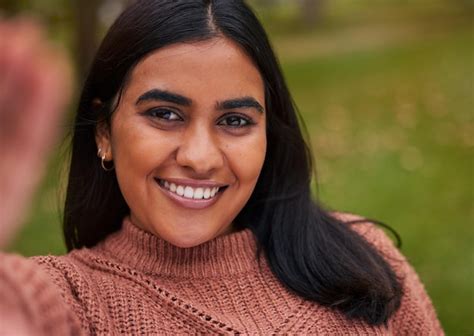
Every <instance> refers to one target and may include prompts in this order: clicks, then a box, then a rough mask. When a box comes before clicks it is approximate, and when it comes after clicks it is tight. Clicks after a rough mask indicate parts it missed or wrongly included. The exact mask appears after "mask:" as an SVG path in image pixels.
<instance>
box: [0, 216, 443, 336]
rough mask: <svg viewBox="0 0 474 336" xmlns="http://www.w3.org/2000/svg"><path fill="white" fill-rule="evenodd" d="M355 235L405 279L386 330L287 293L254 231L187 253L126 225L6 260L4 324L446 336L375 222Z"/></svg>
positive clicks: (2, 265) (1, 291)
mask: <svg viewBox="0 0 474 336" xmlns="http://www.w3.org/2000/svg"><path fill="white" fill-rule="evenodd" d="M344 219H345V220H347V219H354V218H353V217H351V216H349V217H347V216H346V217H344ZM351 227H352V228H353V229H354V230H356V231H357V232H359V233H360V234H361V235H362V236H363V237H365V238H366V239H367V240H368V241H369V242H370V243H372V244H373V245H374V246H375V247H376V248H377V249H378V250H379V251H381V253H382V254H383V255H384V256H385V258H386V259H387V261H388V262H389V263H390V264H391V265H392V267H393V268H394V270H395V272H396V273H397V274H398V275H399V276H401V277H402V278H403V284H404V296H403V299H402V304H401V307H400V310H398V311H397V313H395V315H394V316H393V317H392V318H391V320H390V322H389V324H388V326H377V327H374V326H370V325H368V324H366V323H363V322H361V321H355V320H348V319H347V318H346V317H344V316H343V315H342V314H341V313H339V312H338V311H334V310H331V309H329V308H326V307H323V306H320V305H318V304H316V303H313V302H309V301H306V300H304V299H302V298H301V297H299V296H297V295H295V294H294V293H291V292H290V291H288V290H287V289H286V288H284V287H283V285H282V284H280V282H279V281H278V280H277V279H276V278H275V276H274V275H273V274H272V272H271V271H270V269H269V266H268V264H267V262H266V261H265V259H264V258H263V257H262V258H260V260H257V258H256V241H255V238H254V236H253V234H252V233H251V232H250V231H249V230H243V231H240V232H236V233H232V234H230V235H226V236H222V237H218V238H216V239H214V240H212V241H209V242H207V243H204V244H202V245H200V246H197V247H193V248H187V249H182V248H178V247H175V246H173V245H171V244H169V243H167V242H166V241H164V240H162V239H160V238H157V237H155V236H153V235H151V234H149V233H147V232H145V231H142V230H141V229H139V228H137V227H136V226H135V225H134V224H133V223H131V222H130V220H129V219H128V218H126V219H125V220H124V222H123V226H122V229H121V230H120V231H118V232H116V233H114V234H112V235H110V236H109V237H107V239H105V240H104V241H103V242H101V243H99V244H98V245H96V246H95V247H93V248H90V249H88V248H83V249H80V250H74V251H72V252H70V253H69V254H67V255H65V256H47V257H33V258H31V259H30V260H28V259H26V258H23V257H19V256H13V255H7V254H2V255H0V299H1V301H0V316H5V315H2V312H9V314H10V315H11V316H12V318H13V320H10V321H17V322H16V324H13V323H10V325H9V326H10V327H11V325H12V324H13V325H17V326H19V328H20V327H23V328H26V329H28V328H30V329H33V330H34V331H35V334H43V335H81V334H85V335H89V334H93V335H117V334H128V335H149V334H160V335H163V334H169V335H176V334H190V333H192V334H252V335H255V334H260V335H270V334H299V335H309V334H315V335H316V334H317V335H387V334H393V335H442V334H443V331H442V329H441V326H440V324H439V321H438V319H437V317H436V314H435V311H434V309H433V306H432V304H431V301H430V299H429V298H428V296H427V294H426V292H425V290H424V288H423V285H422V284H421V282H420V280H419V278H418V276H417V275H416V273H415V272H414V270H413V268H412V267H411V266H410V265H409V264H408V263H407V261H406V260H405V258H404V257H403V256H402V255H401V254H400V253H399V252H398V250H397V249H396V248H395V247H394V246H393V244H392V242H391V240H390V239H389V238H387V237H386V236H385V234H384V233H383V231H382V230H380V229H378V228H376V227H375V226H374V225H372V224H368V223H364V224H353V225H352V226H351ZM10 315H9V316H10ZM0 321H1V318H0ZM6 329H8V327H6ZM0 334H2V324H0Z"/></svg>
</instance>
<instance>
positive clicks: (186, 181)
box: [155, 177, 227, 188]
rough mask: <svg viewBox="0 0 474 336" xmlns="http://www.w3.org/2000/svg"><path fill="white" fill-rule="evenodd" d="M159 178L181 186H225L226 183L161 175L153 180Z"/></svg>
mask: <svg viewBox="0 0 474 336" xmlns="http://www.w3.org/2000/svg"><path fill="white" fill-rule="evenodd" d="M157 179H160V180H164V181H168V182H170V183H174V184H176V185H182V186H190V187H193V188H199V187H201V188H214V187H219V188H220V187H225V186H227V184H223V183H218V182H215V181H210V180H191V179H180V178H161V177H155V180H157Z"/></svg>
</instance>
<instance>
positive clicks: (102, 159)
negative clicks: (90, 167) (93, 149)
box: [97, 147, 115, 171]
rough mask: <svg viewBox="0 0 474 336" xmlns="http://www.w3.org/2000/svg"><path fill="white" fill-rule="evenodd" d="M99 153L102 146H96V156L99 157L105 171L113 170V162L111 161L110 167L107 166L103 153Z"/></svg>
mask: <svg viewBox="0 0 474 336" xmlns="http://www.w3.org/2000/svg"><path fill="white" fill-rule="evenodd" d="M100 153H102V148H100V147H99V148H98V149H97V156H98V157H100V165H101V166H102V169H104V170H105V171H111V170H113V169H114V168H115V167H114V164H113V163H112V167H109V168H107V167H106V166H105V153H104V154H102V156H101V155H100Z"/></svg>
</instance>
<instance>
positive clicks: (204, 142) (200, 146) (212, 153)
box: [176, 126, 224, 175]
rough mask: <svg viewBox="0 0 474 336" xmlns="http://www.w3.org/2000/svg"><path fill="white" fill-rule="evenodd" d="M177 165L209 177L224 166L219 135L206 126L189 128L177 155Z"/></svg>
mask: <svg viewBox="0 0 474 336" xmlns="http://www.w3.org/2000/svg"><path fill="white" fill-rule="evenodd" d="M176 161H177V163H178V164H179V165H180V166H181V167H184V168H188V169H191V170H192V171H193V173H195V174H197V175H209V174H210V173H212V172H213V171H215V170H217V169H219V168H220V167H222V166H223V165H224V156H223V153H222V151H221V149H220V146H219V141H218V139H217V135H216V134H213V132H212V130H209V129H208V127H205V126H194V127H188V129H186V131H185V132H184V134H183V137H182V139H181V142H180V146H179V148H178V151H177V154H176Z"/></svg>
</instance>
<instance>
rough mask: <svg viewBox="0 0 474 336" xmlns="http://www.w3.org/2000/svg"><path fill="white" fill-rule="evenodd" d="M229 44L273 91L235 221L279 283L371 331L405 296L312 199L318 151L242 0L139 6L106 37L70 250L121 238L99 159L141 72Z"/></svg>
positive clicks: (378, 261)
mask: <svg viewBox="0 0 474 336" xmlns="http://www.w3.org/2000/svg"><path fill="white" fill-rule="evenodd" d="M215 37H225V38H228V39H230V40H232V41H233V42H234V43H236V44H237V45H239V46H240V47H241V48H242V50H244V51H245V52H246V53H247V55H248V56H249V57H250V58H251V59H252V60H253V62H254V64H255V66H256V67H257V68H258V70H259V71H260V74H261V76H262V78H263V81H264V85H265V105H266V110H267V111H268V114H267V153H266V157H265V162H264V165H263V169H262V172H261V174H260V177H259V180H258V182H257V186H256V188H255V191H254V193H253V194H252V196H251V198H250V200H249V201H248V203H247V204H246V205H245V207H244V208H243V209H242V211H241V212H240V213H239V215H238V216H237V218H236V219H235V221H234V223H235V226H236V227H237V228H250V229H251V230H252V231H253V232H254V234H255V235H256V237H257V240H258V243H259V247H260V250H261V251H263V252H264V255H265V257H266V258H267V260H268V262H269V265H270V267H271V269H272V271H273V272H274V274H275V275H276V277H277V278H278V279H279V280H280V281H281V282H282V283H283V284H284V285H285V286H286V287H287V288H289V289H291V290H292V291H294V292H296V293H297V294H298V295H300V296H302V297H304V298H306V299H309V300H313V301H315V302H318V303H319V304H322V305H325V306H329V307H332V308H334V309H338V310H340V311H342V312H343V313H345V314H346V316H348V317H350V318H359V319H362V320H364V321H366V322H367V323H369V324H372V325H378V324H382V323H385V322H387V320H388V319H389V317H390V316H391V315H392V314H393V313H394V312H395V311H396V310H397V309H398V307H399V305H400V298H401V295H402V288H401V285H400V282H399V280H398V279H397V277H396V275H395V273H394V272H393V270H392V269H391V268H390V266H389V265H388V264H387V262H386V261H385V260H384V259H383V258H382V256H381V255H380V254H379V253H378V252H377V251H376V250H375V249H374V248H373V247H372V246H371V245H370V244H369V243H368V242H366V241H365V240H364V239H363V238H362V237H361V236H359V235H358V234H357V233H355V232H354V231H353V230H352V229H350V228H349V226H348V224H347V223H343V222H341V221H340V220H338V219H336V218H335V217H334V216H331V215H330V213H329V212H328V211H326V210H324V209H323V207H322V206H321V205H319V204H318V202H316V201H314V200H313V199H312V196H311V188H310V182H311V178H312V177H313V163H312V157H311V152H310V150H309V148H308V146H307V144H306V141H305V138H304V136H303V132H302V130H301V124H300V123H301V120H300V118H299V116H298V113H297V110H296V107H295V105H294V103H293V101H292V98H291V96H290V93H289V91H288V88H287V86H286V83H285V80H284V78H283V75H282V71H281V69H280V66H279V64H278V61H277V59H276V57H275V55H274V53H273V50H272V47H271V45H270V43H269V41H268V38H267V36H266V33H265V31H264V29H263V27H262V26H261V24H260V23H259V21H258V19H257V18H256V16H255V15H254V13H253V12H252V11H251V10H250V8H249V7H248V6H247V5H246V4H245V3H244V2H243V1H241V0H180V1H175V0H138V1H136V2H134V3H133V4H132V5H131V6H130V7H128V8H127V9H126V10H125V11H124V12H123V13H122V14H121V15H120V17H119V18H118V19H117V20H116V21H115V23H114V24H113V25H112V27H111V28H110V30H109V32H108V33H107V35H106V37H105V38H104V40H103V42H102V44H101V46H100V48H99V50H98V52H97V55H96V57H95V60H94V61H93V64H92V66H91V70H90V72H89V75H88V77H87V79H86V81H85V84H84V88H83V91H82V95H81V97H80V102H79V107H78V110H77V116H76V120H75V126H74V134H73V136H72V156H71V166H70V172H69V181H68V187H67V194H66V203H65V211H64V223H63V230H64V237H65V241H66V245H67V248H68V250H71V249H74V248H80V247H82V246H87V247H90V246H93V245H95V244H96V243H98V242H99V241H101V240H102V239H104V238H105V237H106V236H107V235H109V234H110V233H112V232H114V231H116V230H118V229H119V228H120V226H121V223H122V219H123V218H124V217H125V216H126V215H127V214H128V213H129V211H130V210H129V207H128V205H127V204H126V202H125V200H124V199H123V197H122V194H121V192H120V189H119V186H118V182H117V179H116V176H115V174H114V173H113V172H105V171H104V170H103V169H102V168H101V167H100V161H99V160H97V159H96V157H95V156H96V150H97V147H96V143H95V138H94V134H95V130H96V127H97V125H98V123H101V122H108V123H110V118H111V115H112V113H113V112H114V109H115V105H116V101H117V98H116V97H117V96H118V97H119V98H118V99H120V95H121V91H122V89H123V87H124V85H125V83H126V81H127V78H128V75H129V74H130V72H131V70H132V69H133V67H134V66H135V65H136V64H137V63H138V62H139V61H140V60H141V59H143V58H144V57H145V56H147V55H148V54H149V53H151V52H152V51H154V50H157V49H159V48H162V47H164V46H167V45H170V44H174V43H179V42H196V41H201V40H208V39H212V38H215Z"/></svg>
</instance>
